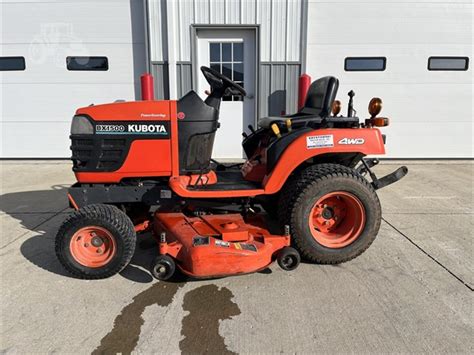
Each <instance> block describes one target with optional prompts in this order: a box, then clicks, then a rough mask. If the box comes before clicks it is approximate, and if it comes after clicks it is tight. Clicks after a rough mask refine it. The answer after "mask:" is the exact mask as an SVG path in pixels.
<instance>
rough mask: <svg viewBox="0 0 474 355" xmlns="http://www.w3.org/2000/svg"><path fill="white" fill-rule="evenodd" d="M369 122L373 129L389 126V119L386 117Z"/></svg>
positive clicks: (372, 119)
mask: <svg viewBox="0 0 474 355" xmlns="http://www.w3.org/2000/svg"><path fill="white" fill-rule="evenodd" d="M371 121H372V122H373V125H374V126H375V127H385V126H388V125H389V124H390V119H389V118H388V117H375V118H371Z"/></svg>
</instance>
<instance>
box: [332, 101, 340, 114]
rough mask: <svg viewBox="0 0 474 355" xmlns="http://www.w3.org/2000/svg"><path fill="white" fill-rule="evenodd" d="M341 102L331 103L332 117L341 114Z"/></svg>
mask: <svg viewBox="0 0 474 355" xmlns="http://www.w3.org/2000/svg"><path fill="white" fill-rule="evenodd" d="M341 107H342V106H341V101H339V100H335V101H334V102H333V103H332V108H331V111H332V115H333V116H336V115H337V114H338V113H339V112H341Z"/></svg>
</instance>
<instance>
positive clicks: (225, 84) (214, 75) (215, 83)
mask: <svg viewBox="0 0 474 355" xmlns="http://www.w3.org/2000/svg"><path fill="white" fill-rule="evenodd" d="M201 71H202V74H203V75H204V77H205V78H206V80H207V82H208V83H209V85H211V89H212V90H222V92H223V93H224V92H225V91H226V90H227V89H228V90H229V91H230V93H231V94H234V95H235V94H237V95H238V94H239V93H240V94H241V95H243V96H247V92H246V91H245V89H244V88H243V87H242V86H240V85H239V84H236V83H234V82H233V81H232V80H230V79H229V78H228V77H226V76H225V75H222V74H221V73H219V72H218V71H216V70H214V69H211V68H208V67H204V66H202V67H201Z"/></svg>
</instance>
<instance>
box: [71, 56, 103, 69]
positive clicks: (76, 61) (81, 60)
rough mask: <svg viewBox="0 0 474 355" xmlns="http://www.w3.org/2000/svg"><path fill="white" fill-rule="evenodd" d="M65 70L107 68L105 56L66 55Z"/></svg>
mask: <svg viewBox="0 0 474 355" xmlns="http://www.w3.org/2000/svg"><path fill="white" fill-rule="evenodd" d="M66 63H67V70H92V71H95V70H99V71H105V70H109V61H108V59H107V57H67V58H66Z"/></svg>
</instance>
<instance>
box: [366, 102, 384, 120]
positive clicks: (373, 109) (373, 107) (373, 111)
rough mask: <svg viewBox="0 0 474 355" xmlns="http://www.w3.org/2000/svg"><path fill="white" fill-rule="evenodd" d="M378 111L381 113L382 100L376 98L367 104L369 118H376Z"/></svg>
mask: <svg viewBox="0 0 474 355" xmlns="http://www.w3.org/2000/svg"><path fill="white" fill-rule="evenodd" d="M380 111H382V99H380V98H378V97H374V98H373V99H372V100H370V102H369V113H370V117H375V116H377V115H378V114H379V113H380Z"/></svg>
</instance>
